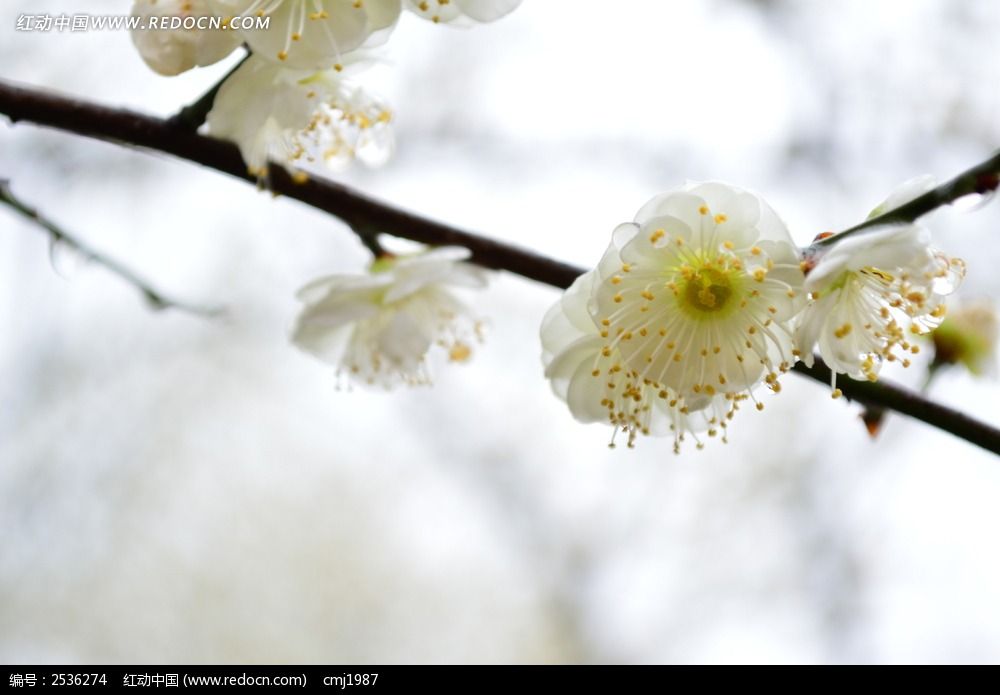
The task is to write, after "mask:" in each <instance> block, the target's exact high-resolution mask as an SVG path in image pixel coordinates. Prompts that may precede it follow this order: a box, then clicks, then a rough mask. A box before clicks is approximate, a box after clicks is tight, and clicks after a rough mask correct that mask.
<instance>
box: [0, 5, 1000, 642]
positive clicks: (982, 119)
mask: <svg viewBox="0 0 1000 695" xmlns="http://www.w3.org/2000/svg"><path fill="white" fill-rule="evenodd" d="M129 5H130V3H128V2H125V1H124V0H122V1H120V2H119V1H111V0H104V1H103V2H96V1H91V2H88V3H85V4H80V3H78V4H77V5H76V6H74V5H73V4H72V3H70V2H67V1H65V0H64V1H60V2H56V1H46V0H36V1H35V2H31V3H29V2H27V0H23V1H21V2H14V1H13V0H0V37H2V40H0V77H2V78H3V79H8V80H16V81H20V82H24V83H28V84H33V85H37V86H44V87H48V88H52V89H56V90H59V91H63V92H67V93H71V94H76V95H81V96H85V97H87V98H90V99H94V100H96V101H99V102H101V103H104V104H108V105H123V106H128V107H131V108H135V109H139V110H142V111H146V112H149V113H154V114H160V115H168V114H170V113H172V112H173V111H175V110H176V109H177V108H178V107H179V106H180V105H182V104H184V103H186V102H189V101H191V100H193V99H194V98H196V97H197V96H198V95H199V94H200V93H201V92H203V91H204V90H205V89H206V88H207V87H208V86H210V85H211V84H212V83H213V82H214V81H215V80H217V79H218V78H219V77H220V76H221V75H222V74H224V72H225V71H226V69H227V67H228V63H226V64H220V65H216V66H213V67H210V68H205V69H199V70H195V71H193V72H191V73H188V74H186V75H184V76H181V77H177V78H169V79H168V78H163V77H159V76H157V75H154V74H153V73H151V72H150V71H149V70H148V69H147V68H146V66H145V65H144V64H143V63H142V61H141V60H140V59H139V58H138V56H137V55H136V54H135V52H134V49H133V48H132V45H131V42H130V40H129V37H128V35H127V34H126V33H112V32H103V33H97V32H95V33H87V34H69V33H66V34H60V33H57V32H52V33H48V34H43V33H17V32H15V31H14V25H15V20H16V17H17V15H18V14H20V13H23V12H31V13H36V14H40V13H44V12H52V13H58V12H67V13H73V12H78V11H85V12H90V13H101V12H108V13H115V12H125V11H127V9H128V7H129ZM998 32H1000V4H998V3H995V2H991V1H990V0H979V1H976V2H974V1H966V2H962V3H955V2H947V1H945V0H939V1H929V0H921V1H913V0H908V1H906V2H904V1H902V0H900V1H898V2H887V1H884V0H877V1H875V2H872V1H871V0H869V1H868V2H860V1H850V2H837V3H824V2H819V1H818V0H817V1H807V0H802V1H799V2H793V1H791V0H757V1H755V2H750V1H748V0H705V1H702V2H683V3H681V2H672V3H664V2H654V1H653V0H645V1H638V0H635V1H632V2H625V1H622V2H616V3H607V2H597V0H580V1H578V2H571V1H570V0H545V1H544V2H543V1H541V0H526V2H525V3H524V5H523V6H522V7H521V8H519V9H518V10H517V11H516V12H515V13H514V14H512V15H510V16H509V17H507V18H505V19H504V20H502V21H500V22H498V23H496V24H494V25H490V26H484V27H478V28H475V29H472V30H467V31H465V30H455V29H450V28H448V27H443V26H434V25H431V24H429V23H425V22H422V21H421V20H418V19H417V18H416V17H413V16H409V15H407V16H404V17H403V19H402V21H401V22H400V25H399V27H398V28H397V30H396V32H395V34H394V35H393V37H392V39H391V40H390V42H389V44H388V47H387V49H388V53H387V62H388V64H387V65H386V66H385V67H383V68H379V70H378V73H377V74H375V75H373V76H372V79H373V80H374V81H375V83H376V84H377V85H378V86H379V88H380V89H381V90H382V92H383V93H384V95H385V96H386V97H387V98H388V99H389V100H390V101H391V102H392V103H393V104H394V106H395V115H396V118H395V123H396V125H397V138H398V150H397V153H396V156H395V158H394V159H393V160H392V161H391V162H390V163H389V164H388V165H386V166H385V167H383V168H381V169H378V170H363V169H360V168H358V169H354V170H351V171H349V172H346V173H337V174H334V176H335V177H336V178H338V179H340V180H344V181H346V182H349V183H351V184H352V185H356V186H357V187H359V188H361V189H363V190H364V191H366V192H368V193H371V194H373V195H376V196H379V197H382V198H384V199H386V200H389V201H392V202H393V203H396V204H399V205H402V206H404V207H408V208H410V209H413V210H416V211H419V212H421V213H424V214H427V215H430V216H433V217H436V218H438V219H442V220H445V221H448V222H452V223H455V224H458V225H462V226H464V227H468V228H470V229H472V230H475V231H478V232H482V233H485V234H488V235H491V236H495V237H497V238H501V239H504V240H508V241H512V242H516V243H519V244H522V245H525V246H529V247H532V248H535V249H538V250H540V251H543V252H545V253H548V254H551V255H553V256H556V257H559V258H562V259H565V260H569V261H572V262H575V263H578V264H581V265H592V264H594V263H595V262H596V261H597V259H598V258H599V257H600V254H601V253H602V252H603V250H604V248H605V246H606V245H607V243H608V240H609V235H610V231H611V229H612V228H613V227H614V226H615V225H616V224H618V223H620V222H622V221H625V220H627V219H630V218H631V217H632V215H633V214H634V213H635V211H636V210H637V209H638V208H639V206H640V205H642V204H643V203H644V202H645V201H646V200H647V199H648V198H649V197H651V196H652V195H654V194H656V193H658V192H661V191H663V190H666V189H668V188H671V187H674V186H677V185H679V184H681V183H683V182H684V180H686V179H696V180H702V179H721V180H725V181H729V182H732V183H734V184H737V185H740V186H744V187H747V188H750V189H754V190H756V191H758V192H759V193H761V194H762V195H764V196H765V197H766V198H767V199H768V201H769V202H770V203H771V204H772V205H773V206H774V207H775V208H776V209H777V210H778V211H779V212H780V213H781V214H782V215H783V216H784V218H785V219H786V221H787V222H788V223H789V225H790V227H791V228H792V230H793V234H794V235H795V236H796V239H797V240H798V241H800V242H803V243H804V242H807V241H808V240H810V239H811V238H812V237H813V236H814V235H815V234H816V233H818V232H820V231H824V230H828V229H838V228H842V227H845V226H848V225H850V224H852V223H854V222H857V221H858V220H860V219H862V218H863V217H864V216H865V215H866V214H867V211H868V210H870V209H871V208H872V207H873V206H874V205H875V204H876V203H878V202H879V201H880V200H881V199H882V198H883V197H884V196H885V194H886V193H887V192H888V191H889V190H891V189H892V188H893V187H894V186H895V185H897V184H898V183H900V182H902V181H904V180H905V179H908V178H910V177H912V176H915V175H918V174H923V173H931V174H934V175H936V176H938V177H939V178H947V177H949V176H951V175H953V174H955V173H957V172H958V171H960V170H961V169H963V168H966V167H967V166H970V165H972V164H974V163H976V162H978V161H980V160H982V159H984V158H986V157H987V156H989V155H990V154H991V152H992V151H994V150H995V149H996V147H997V146H998V145H1000V59H998V57H997V53H996V47H995V42H996V36H997V35H998ZM0 177H6V178H9V179H11V180H12V182H13V187H14V190H15V192H17V193H18V194H19V195H20V196H21V197H23V198H25V199H26V200H28V201H30V202H32V203H34V204H36V205H37V206H38V207H39V208H41V209H42V210H43V211H44V212H45V213H47V214H48V215H49V216H50V217H52V218H54V219H56V220H58V221H59V222H60V223H62V224H63V225H64V226H65V227H66V228H67V229H70V230H72V231H74V232H76V233H77V234H79V235H80V236H81V237H82V238H84V239H86V240H88V241H89V242H90V243H92V244H93V245H94V246H96V247H98V248H100V249H102V250H104V251H106V252H107V253H109V254H112V255H114V256H115V257H116V258H119V259H121V260H123V261H126V262H127V263H128V264H129V265H130V266H131V267H132V268H134V269H135V270H137V271H138V272H140V273H142V274H143V275H144V276H146V277H148V278H150V279H151V281H152V282H153V283H155V285H156V286H157V287H158V288H160V289H162V290H163V291H164V292H166V293H169V294H172V295H174V296H177V297H179V298H182V299H184V300H187V301H192V302H198V303H205V304H224V305H225V306H226V307H228V309H229V314H228V318H226V319H225V320H214V321H209V320H204V319H200V318H196V317H192V316H188V315H184V314H181V313H177V312H161V313H156V312H152V311H150V310H149V309H148V308H147V307H146V306H144V304H143V302H142V301H141V298H140V297H139V296H137V293H136V292H135V291H134V290H133V289H132V288H131V287H129V286H128V285H126V284H124V283H123V282H121V281H120V280H119V279H117V278H115V277H113V276H111V275H110V274H109V273H107V272H106V271H104V270H103V269H101V268H99V267H96V266H92V265H91V266H82V265H81V264H80V263H78V262H75V261H74V260H73V259H72V258H70V257H67V256H66V255H65V254H62V253H59V252H57V253H55V254H54V256H53V257H51V258H50V253H49V246H48V243H47V241H46V239H45V237H44V235H43V234H41V233H40V232H39V231H38V230H36V229H34V228H32V227H31V226H29V225H28V224H26V223H25V222H23V221H22V220H21V219H19V218H16V217H14V216H13V215H11V214H10V213H9V212H8V211H6V210H5V209H0V325H3V326H4V327H5V328H4V330H3V331H2V332H0V375H2V379H0V538H2V551H0V660H2V661H5V662H18V661H20V662H44V661H54V662H94V661H111V662H151V661H152V662H161V661H162V662H170V661H174V662H179V661H184V662H202V661H205V662H218V661H222V662H302V661H306V662H313V661H318V662H338V661H340V662H466V661H472V662H510V661H529V662H578V661H594V662H664V661H666V662H675V661H682V662H717V661H738V662H770V661H793V662H799V661H801V662H841V661H861V662H887V661H943V662H964V661H996V660H997V659H998V654H1000V559H998V557H997V554H996V552H995V549H996V529H997V527H998V525H1000V505H997V504H996V500H997V499H998V498H1000V462H998V461H997V459H996V458H995V457H993V456H991V455H989V454H987V453H985V452H983V451H980V450H978V449H976V448H975V447H973V446H971V445H968V444H966V443H964V442H962V441H960V440H957V439H955V438H953V437H951V436H949V435H947V434H944V433H941V432H939V431H936V430H934V429H931V428H929V427H927V426H925V425H922V424H920V423H916V422H913V421H910V420H907V419H905V418H903V417H901V416H891V417H890V418H889V420H888V422H887V425H886V428H885V431H884V432H883V433H882V434H881V436H880V437H879V438H878V439H877V440H876V441H871V440H870V439H869V438H868V436H867V434H866V433H865V431H864V428H863V427H862V426H861V424H860V421H859V420H858V409H857V408H856V407H854V406H852V405H849V404H846V403H845V402H843V401H836V402H834V401H832V400H831V399H830V398H829V395H828V389H824V388H822V387H820V386H818V385H816V384H813V383H809V382H805V381H803V380H801V379H799V378H797V377H796V376H795V375H789V376H787V377H786V378H785V380H784V385H785V388H784V390H783V392H782V394H781V395H780V396H778V397H772V396H770V395H768V396H765V402H766V403H767V408H766V409H765V410H764V411H763V412H762V413H757V412H743V413H740V416H739V417H738V418H737V420H736V422H735V423H734V425H733V427H732V428H731V436H730V440H731V441H730V443H729V444H728V445H725V446H723V445H721V444H719V443H718V442H711V443H710V444H709V446H707V447H706V449H705V450H704V451H700V452H698V451H695V450H694V448H693V447H688V448H687V449H685V451H684V452H683V453H682V454H681V455H680V456H674V455H673V454H672V452H671V442H670V441H669V440H656V439H644V440H642V441H640V442H639V446H638V448H637V449H636V450H634V451H629V450H626V449H624V448H619V449H616V450H614V451H609V450H608V448H607V447H606V443H607V440H608V438H609V435H610V432H609V431H608V430H607V428H603V427H600V426H584V425H579V424H577V423H576V422H574V421H573V419H572V418H571V417H570V415H569V413H568V411H567V410H566V408H565V406H564V404H562V403H561V402H559V401H558V400H557V399H555V397H553V396H552V395H551V393H550V391H549V387H548V384H547V383H546V382H545V380H544V379H543V378H542V374H541V363H540V347H539V343H538V335H537V334H538V325H539V322H540V320H541V317H542V315H543V314H544V312H545V310H546V309H547V308H548V307H549V305H551V304H552V303H553V302H554V301H555V300H556V299H557V297H558V293H557V292H556V291H554V290H553V289H551V288H548V287H543V286H540V285H537V284H534V283H532V282H529V281H526V280H522V279H519V278H517V277H512V276H507V275H497V276H496V277H495V279H494V281H493V282H492V285H491V287H490V289H489V290H488V291H485V292H482V293H480V294H478V295H475V296H471V297H468V300H469V302H470V304H471V305H472V306H474V307H475V310H476V311H477V312H479V313H480V314H481V315H483V316H485V317H487V319H488V321H489V325H490V333H489V337H488V339H487V341H486V343H485V345H484V346H483V347H482V349H481V350H479V351H478V352H477V354H476V355H475V358H474V359H473V361H472V362H471V363H470V364H468V365H464V366H460V367H449V368H445V369H441V370H438V372H437V378H436V384H435V386H434V387H433V388H430V389H412V390H404V391H400V392H396V393H391V394H385V393H372V392H368V391H364V390H355V391H351V392H344V391H338V390H336V388H335V385H336V383H335V379H334V375H333V373H332V371H331V370H330V368H328V367H327V366H325V365H323V364H321V363H319V362H317V361H315V360H313V359H311V358H310V357H308V356H306V355H304V354H301V353H299V352H297V351H296V350H294V349H293V348H292V347H291V346H290V345H289V344H288V340H287V334H288V328H289V325H290V323H291V322H292V320H293V318H294V316H295V312H296V309H297V305H296V302H295V299H294V292H295V290H296V289H297V288H298V287H299V286H301V285H302V284H304V283H305V282H307V281H308V280H310V279H312V278H314V277H316V276H317V275H321V274H324V273H330V272H351V271H355V270H358V269H359V268H361V267H362V266H363V264H364V263H366V262H367V258H366V252H365V251H364V250H363V249H362V248H361V247H360V245H359V244H358V243H357V242H356V241H355V240H354V238H353V237H352V235H351V234H350V232H349V231H347V230H346V229H345V228H344V227H343V226H342V225H340V224H339V223H338V222H336V221H335V220H332V219H330V218H328V217H326V216H324V215H322V214H319V213H317V212H315V211H313V210H311V209H308V208H306V207H304V206H301V205H299V204H296V203H294V202H291V201H287V200H281V199H277V200H275V199H272V198H271V197H270V196H268V195H266V194H261V193H259V192H257V191H255V190H254V189H253V188H252V187H249V186H246V185H244V184H242V183H240V182H236V181H231V180H227V179H225V178H223V177H221V176H219V175H216V174H214V173H212V172H210V171H206V170H202V169H199V168H198V167H196V166H194V165H191V164H188V163H185V162H180V161H175V160H172V159H169V158H167V157H165V156H162V155H157V154H152V155H151V154H149V153H141V152H136V151H131V150H128V149H123V148H120V147H116V146H113V145H108V144H104V143H97V142H92V141H87V140H83V139H80V138H76V137H72V136H69V135H66V134H63V133H58V132H55V131H48V130H44V129H39V128H36V127H34V126H31V125H27V124H23V125H18V126H17V127H11V126H9V124H7V123H6V122H3V123H2V124H0ZM930 223H931V226H932V228H933V233H934V236H935V240H936V243H937V244H938V245H940V246H941V247H943V248H944V249H945V250H947V251H948V252H949V253H950V254H952V255H958V256H962V257H964V258H966V259H967V260H968V261H969V273H968V276H967V280H966V283H965V285H964V287H963V288H962V290H961V292H960V295H959V296H960V297H961V296H968V297H980V296H992V297H997V296H1000V275H998V274H997V273H996V272H994V264H995V263H997V262H998V261H1000V251H998V247H997V244H996V238H997V233H998V227H1000V206H998V205H997V204H996V203H994V204H993V205H990V206H988V207H984V208H982V209H980V210H978V211H975V212H966V211H960V210H954V209H948V210H942V211H940V212H938V213H935V215H934V216H933V217H932V218H930ZM919 368H920V365H919V364H918V365H916V366H915V367H914V368H913V369H911V370H910V371H911V372H912V373H908V374H907V373H903V374H895V373H890V376H893V377H896V378H898V379H899V380H901V381H904V382H907V383H918V382H919V380H920V374H919ZM998 393H1000V392H998V385H997V383H996V382H995V381H990V380H986V381H974V380H973V379H972V378H971V377H968V376H966V375H963V374H961V373H957V372H956V373H947V374H944V375H943V376H942V377H941V378H940V379H938V380H937V381H936V382H935V384H934V387H933V389H932V395H933V397H934V398H936V399H938V400H940V401H942V402H945V403H949V404H951V405H954V406H957V407H959V408H961V409H963V410H967V411H969V412H971V413H973V414H975V415H976V416H978V417H980V418H982V419H984V420H987V421H990V422H992V423H994V424H1000V409H998Z"/></svg>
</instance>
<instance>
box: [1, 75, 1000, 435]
mask: <svg viewBox="0 0 1000 695" xmlns="http://www.w3.org/2000/svg"><path fill="white" fill-rule="evenodd" d="M0 113H5V114H7V116H8V117H10V118H11V119H12V120H13V121H15V122H16V121H20V120H24V121H30V122H32V123H36V124H38V125H42V126H47V127H51V128H57V129H60V130H64V131H68V132H71V133H76V134H78V135H85V136H88V137H93V138H98V139H102V140H109V141H112V142H117V143H120V144H125V145H135V146H139V147H145V148H149V149H153V150H157V151H160V152H165V153H167V154H172V155H174V156H176V157H180V158H182V159H186V160H189V161H192V162H196V163H198V164H202V165H204V166H207V167H210V168H212V169H215V170H217V171H220V172H223V173H225V174H229V175H230V176H234V177H236V178H239V179H243V180H244V181H247V182H249V183H252V184H254V185H257V184H258V181H257V179H256V178H255V177H253V176H251V175H250V174H249V173H248V172H247V169H246V165H245V164H244V163H243V159H242V158H241V157H240V153H239V150H238V149H237V148H236V146H235V145H233V144H232V143H228V142H223V141H221V140H216V139H214V138H210V137H205V136H202V135H198V134H197V133H194V132H189V131H184V130H180V129H178V128H176V127H173V126H171V125H170V124H169V123H167V122H166V121H164V120H162V119H158V118H153V117H150V116H146V115H143V114H138V113H135V112H132V111H126V110H123V109H114V108H108V107H105V106H100V105H97V104H92V103H88V102H84V101H80V100H76V99H69V98H66V97H61V96H57V95H54V94H50V93H48V92H43V91H39V90H35V89H28V88H24V87H17V86H14V85H11V84H6V83H4V82H2V81H0ZM994 160H996V158H995V157H994V158H993V159H991V160H989V162H986V163H984V164H983V165H980V167H983V168H984V169H989V168H990V167H991V166H992V164H990V163H991V162H994ZM977 169H978V168H977ZM269 184H270V188H271V190H272V191H274V192H276V193H280V194H283V195H286V196H288V197H289V198H294V199H295V200H298V201H300V202H303V203H306V204H307V205H311V206H312V207H314V208H317V209H319V210H323V211H325V212H328V213H330V214H331V215H333V216H335V217H337V218H339V219H341V220H343V221H344V222H346V223H347V224H348V225H349V226H351V228H352V229H357V228H364V229H377V230H379V231H380V232H382V233H386V234H392V235H394V236H398V237H401V238H405V239H411V240H413V241H417V242H420V243H423V244H428V245H431V246H464V247H465V248H467V249H469V251H470V252H471V253H472V261H473V262H475V263H478V264H479V265H482V266H484V267H487V268H495V269H502V270H507V271H509V272H512V273H516V274H518V275H521V276H523V277H526V278H529V279H531V280H536V281H538V282H542V283H545V284H548V285H552V286H554V287H560V288H566V287H569V285H570V284H572V282H573V280H574V279H575V278H576V277H577V276H579V275H580V274H581V273H583V272H584V270H583V269H582V268H578V267H575V266H572V265H569V264H567V263H563V262H561V261H557V260H554V259H551V258H547V257H545V256H542V255H540V254H538V253H535V252H533V251H529V250H526V249H522V248H519V247H517V246H513V245H511V244H506V243H503V242H500V241H496V240H493V239H488V238H486V237H482V236H479V235H477V234H473V233H471V232H467V231H464V230H461V229H458V228H457V227H452V226H450V225H447V224H443V223H441V222H437V221H435V220H431V219H428V218H426V217H421V216H420V215H416V214H414V213H411V212H408V211H405V210H401V209H399V208H396V207H393V206H391V205H388V204H386V203H383V202H381V201H378V200H375V199H373V198H370V197H368V196H366V195H364V194H362V193H359V192H357V191H354V190H352V189H350V188H348V187H346V186H343V185H341V184H338V183H334V182H332V181H326V180H323V179H320V178H317V177H308V178H307V179H302V177H295V178H293V177H292V176H291V175H290V174H289V173H288V172H287V171H286V170H285V169H283V168H282V167H280V166H277V165H273V164H272V165H271V168H270V176H269ZM919 200H921V199H920V198H918V199H917V201H919ZM917 201H913V203H916V202H917ZM949 202H950V201H949ZM913 203H911V205H913ZM940 204H944V203H940ZM921 205H924V206H926V205H927V202H926V201H925V202H923V203H921ZM902 209H906V206H904V208H902ZM916 209H917V207H916V206H913V207H911V208H909V210H916ZM926 211H927V210H926V209H925V210H924V212H926ZM895 212H896V214H897V215H900V214H904V213H901V212H899V210H897V211H895ZM921 214H922V213H921ZM883 222H884V220H883ZM793 369H794V371H795V372H796V373H799V374H802V375H804V376H808V377H810V378H812V379H815V380H816V381H819V382H821V383H823V384H827V385H828V384H829V383H830V373H829V369H828V368H827V367H826V366H825V365H824V364H823V363H822V362H817V364H816V365H815V366H814V367H811V368H806V367H805V366H804V365H802V364H798V365H796V366H795V367H793ZM837 386H838V387H839V388H840V390H841V391H842V392H843V394H844V395H845V396H846V397H847V398H849V399H857V400H859V401H863V402H866V403H872V404H879V405H883V406H885V407H887V408H891V409H893V410H897V411H898V412H901V413H904V414H906V415H909V416H911V417H914V418H916V419H918V420H921V421H923V422H925V423H927V424H929V425H932V426H934V427H937V428H938V429H941V430H944V431H946V432H951V433H952V434H954V435H956V436H958V437H960V438H962V439H965V440H967V441H969V442H972V443H974V444H977V445H979V446H982V447H983V448H985V449H988V450H990V451H992V452H994V453H998V454H1000V430H998V429H997V428H995V427H993V426H991V425H989V424H986V423H983V422H979V421H977V420H974V419H973V418H970V417H969V416H967V415H965V414H963V413H959V412H957V411H955V410H952V409H951V408H947V407H945V406H942V405H939V404H937V403H934V402H933V401H930V400H928V399H926V398H923V397H922V396H921V395H920V394H918V393H914V392H912V391H908V390H905V389H901V388H899V387H897V386H894V385H892V384H890V383H887V382H885V381H880V382H879V383H875V384H873V383H870V382H861V381H854V380H852V379H847V378H841V379H839V380H838V382H837Z"/></svg>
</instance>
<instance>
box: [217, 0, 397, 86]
mask: <svg viewBox="0 0 1000 695" xmlns="http://www.w3.org/2000/svg"><path fill="white" fill-rule="evenodd" d="M209 1H210V2H211V4H212V7H213V8H214V9H215V10H216V12H218V13H219V14H221V15H223V16H225V17H253V16H260V17H268V18H270V22H269V25H268V28H267V29H257V28H252V29H247V30H244V31H242V32H241V34H242V38H243V40H245V41H246V42H247V43H248V44H249V45H250V48H251V50H252V51H253V52H254V53H255V54H257V55H260V56H262V57H263V58H265V59H267V60H271V61H278V62H280V63H281V64H283V65H287V66H288V67H292V68H299V69H306V70H320V69H324V68H331V67H334V66H335V65H337V64H340V63H342V62H343V56H344V54H346V53H348V52H350V51H353V50H355V49H357V48H360V47H361V46H371V45H374V44H376V43H379V42H381V41H384V40H385V39H386V38H387V37H388V35H389V33H390V32H391V31H392V28H393V27H394V26H395V24H396V21H397V20H398V19H399V15H400V12H401V11H402V6H401V4H400V3H401V0H209ZM237 26H240V23H237Z"/></svg>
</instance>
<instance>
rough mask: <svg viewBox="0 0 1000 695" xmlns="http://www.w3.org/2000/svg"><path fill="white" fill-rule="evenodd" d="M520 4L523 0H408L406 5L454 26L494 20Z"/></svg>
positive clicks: (433, 20)
mask: <svg viewBox="0 0 1000 695" xmlns="http://www.w3.org/2000/svg"><path fill="white" fill-rule="evenodd" d="M520 4H521V0H406V7H407V8H408V9H409V10H411V11H412V12H414V13H416V15H417V16H418V17H423V18H424V19H427V20H430V21H432V22H434V23H435V24H438V23H440V24H451V25H453V26H468V25H471V24H485V23H487V22H493V21H496V20H497V19H500V18H501V17H503V16H504V15H507V14H510V13H511V12H513V11H514V10H515V9H517V6H518V5H520Z"/></svg>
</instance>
